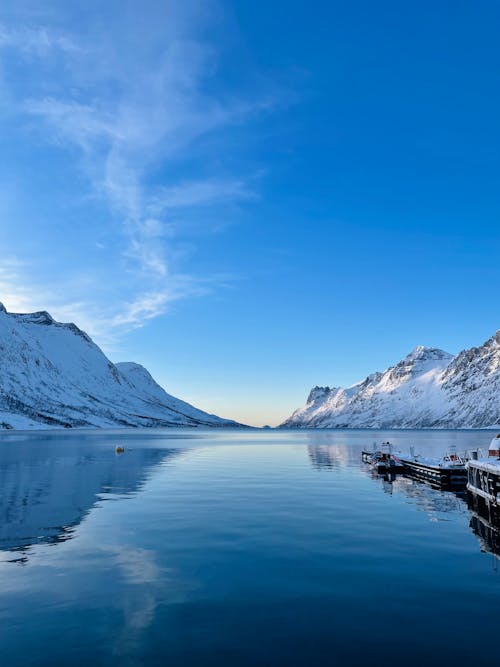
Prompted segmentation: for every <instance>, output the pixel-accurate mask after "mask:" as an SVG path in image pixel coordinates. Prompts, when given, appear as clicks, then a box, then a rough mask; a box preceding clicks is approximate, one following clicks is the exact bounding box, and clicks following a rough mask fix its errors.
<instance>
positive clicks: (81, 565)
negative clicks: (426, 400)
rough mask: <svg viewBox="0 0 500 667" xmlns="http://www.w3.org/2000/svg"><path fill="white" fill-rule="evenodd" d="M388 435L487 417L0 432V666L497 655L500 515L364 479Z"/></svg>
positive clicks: (432, 437) (440, 660)
mask: <svg viewBox="0 0 500 667" xmlns="http://www.w3.org/2000/svg"><path fill="white" fill-rule="evenodd" d="M387 437H389V438H390V439H391V440H392V441H393V442H394V443H395V446H396V447H400V448H402V449H406V450H407V449H408V448H409V446H410V444H412V445H414V446H415V448H416V449H417V450H419V451H421V452H422V453H425V454H432V453H440V452H442V451H443V450H445V449H446V448H447V447H449V445H450V444H455V445H457V446H458V449H465V448H467V447H471V446H478V445H479V446H487V444H488V442H489V440H490V438H491V433H489V432H485V431H454V432H453V431H440V432H431V431H392V432H390V433H387V432H374V431H318V432H315V431H238V430H211V431H199V430H198V431H197V430H183V431H147V430H137V431H127V432H123V431H108V432H105V431H101V432H74V433H70V434H68V433H67V432H59V433H49V432H46V433H31V434H29V433H17V434H15V433H14V434H12V433H8V434H5V435H2V436H1V437H0V664H1V665H5V666H8V667H17V666H21V665H22V666H23V667H25V666H29V665H50V666H58V665H61V666H62V665H71V666H75V665H93V666H100V665H103V666H104V665H106V666H108V667H109V666H114V665H119V666H122V665H123V666H124V667H127V666H135V665H148V666H149V665H169V666H181V665H182V666H184V667H185V666H190V665H193V666H196V667H198V666H201V667H202V666H205V665H207V666H212V665H213V666H215V665H217V666H220V665H231V666H233V665H234V666H240V665H241V666H249V667H250V666H252V667H255V666H257V665H269V666H270V667H271V666H272V667H280V666H285V665H286V666H287V667H290V666H293V665H340V666H351V665H400V664H405V665H422V664H425V665H438V664H439V665H443V664H456V665H460V664H464V665H465V664H468V663H472V662H474V663H476V664H483V663H484V664H491V663H492V661H493V662H494V661H495V659H496V656H497V655H498V653H499V652H498V648H497V647H498V636H499V635H498V632H499V630H498V627H499V620H498V619H499V611H500V573H499V572H498V570H497V562H498V560H497V557H496V556H495V554H494V553H493V552H494V551H495V549H496V547H495V544H496V543H495V540H494V537H495V534H496V533H495V527H494V526H493V527H492V526H488V525H487V524H486V525H485V524H484V522H481V521H478V517H477V516H475V514H474V513H473V512H472V511H470V510H469V509H468V506H467V502H466V500H465V499H464V497H462V496H460V495H457V494H454V493H451V492H443V491H439V490H435V489H432V488H430V487H429V486H427V485H425V484H422V483H420V482H416V481H414V480H411V479H408V478H405V477H398V478H397V479H396V480H394V481H393V482H390V481H387V480H384V479H383V478H382V477H378V476H376V475H374V474H373V473H372V472H371V471H370V470H369V469H368V468H367V466H366V465H365V464H362V463H361V461H360V452H361V449H362V448H363V447H365V446H371V445H372V443H373V441H379V442H380V441H382V440H383V439H386V438H387ZM117 445H120V446H123V447H124V450H125V451H124V452H123V454H117V453H116V451H115V449H116V447H117ZM492 535H493V538H492Z"/></svg>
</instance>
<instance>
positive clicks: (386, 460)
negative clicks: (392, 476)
mask: <svg viewBox="0 0 500 667" xmlns="http://www.w3.org/2000/svg"><path fill="white" fill-rule="evenodd" d="M361 459H362V461H364V462H365V463H368V464H370V465H371V466H372V467H373V468H374V469H375V470H376V471H377V472H379V473H388V472H392V473H396V472H403V470H404V465H403V463H402V462H401V461H400V459H399V457H398V456H397V455H396V454H394V452H393V447H392V444H391V443H390V442H389V441H387V442H383V443H382V445H381V447H380V448H378V449H377V447H376V445H374V448H373V450H372V451H371V452H370V451H368V450H363V451H362V452H361Z"/></svg>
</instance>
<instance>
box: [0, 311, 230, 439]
mask: <svg viewBox="0 0 500 667" xmlns="http://www.w3.org/2000/svg"><path fill="white" fill-rule="evenodd" d="M234 425H237V424H236V423H235V422H231V421H228V420H224V419H221V418H220V417H216V416H215V415H209V414H207V413H206V412H203V411H202V410H198V409H197V408H194V407H193V406H192V405H189V404H188V403H185V402H184V401H180V400H179V399H177V398H174V397H173V396H170V395H169V394H167V393H166V392H165V391H163V389H162V388H161V387H160V386H159V385H158V384H156V382H155V381H154V380H153V378H152V377H151V375H150V374H149V373H148V372H147V371H146V369H145V368H143V367H142V366H139V365H138V364H132V363H123V364H113V363H112V362H111V361H110V360H109V359H108V358H107V357H106V356H105V355H104V353H103V352H102V351H101V350H100V348H99V347H98V346H97V345H96V344H95V343H94V342H93V341H92V340H91V339H90V338H89V336H87V334H85V333H84V332H83V331H81V330H80V329H78V327H76V326H75V325H74V324H61V323H59V322H56V321H55V320H53V319H52V317H51V316H50V315H49V314H48V313H46V312H38V313H30V314H16V313H7V312H6V310H5V308H4V307H3V306H2V305H1V304H0V427H3V428H9V427H12V428H40V427H41V426H51V427H58V426H73V427H75V426H81V427H116V426H234Z"/></svg>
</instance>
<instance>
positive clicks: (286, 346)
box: [0, 0, 500, 425]
mask: <svg viewBox="0 0 500 667" xmlns="http://www.w3.org/2000/svg"><path fill="white" fill-rule="evenodd" d="M499 20H500V6H499V5H498V3H497V2H494V1H493V0H491V1H486V0H479V1H478V2H474V3H473V2H457V1H456V0H453V1H449V2H448V1H444V0H442V1H440V2H427V1H425V0H424V1H420V2H406V3H401V2H396V1H394V2H392V1H391V2H390V1H388V0H381V1H380V2H377V3H375V2H371V1H368V0H366V1H364V2H356V1H354V2H349V3H346V2H335V1H333V2H329V3H326V2H324V3H316V4H314V3H313V4H311V3H306V2H304V1H301V2H298V1H293V0H288V1H287V2H284V1H283V2H281V1H278V0H274V1H271V2H268V3H255V2H250V1H247V0H239V1H237V0H234V1H233V2H229V1H224V0H221V1H220V2H211V1H209V2H205V1H204V0H198V1H196V2H192V1H191V0H183V1H182V2H181V1H177V0H174V1H172V2H167V1H164V2H144V1H143V2H140V3H139V2H137V1H136V2H113V1H110V2H106V3H101V2H95V1H90V2H85V3H83V2H82V3H67V2H50V1H49V2H45V3H40V2H27V1H23V0H16V1H15V2H11V1H10V0H4V1H3V2H2V5H1V7H0V122H1V126H2V131H1V133H0V155H1V160H0V225H1V227H0V231H1V235H0V251H1V258H2V259H1V261H0V295H1V296H0V300H3V301H4V302H5V304H6V306H7V308H8V309H9V310H12V311H29V310H40V309H47V310H49V311H50V312H51V313H52V314H53V315H54V316H55V317H57V318H58V319H60V320H64V321H70V320H71V321H75V322H76V323H77V324H78V325H79V326H81V327H82V328H84V329H85V330H87V331H89V333H91V335H92V336H93V337H94V339H95V340H96V342H97V343H98V344H100V345H101V346H102V347H103V348H104V350H105V351H106V352H107V353H108V355H109V356H110V357H111V358H112V359H113V360H115V361H122V360H134V361H138V362H141V363H144V364H145V365H146V366H147V368H148V369H149V370H150V371H151V372H152V373H153V375H154V377H155V378H156V379H157V380H158V381H160V383H161V384H162V385H163V386H164V387H165V388H166V389H167V390H168V391H170V392H171V393H173V394H175V395H178V396H180V397H182V398H185V399H187V400H190V401H192V402H194V403H195V404H196V405H198V406H199V407H202V408H204V409H207V410H209V411H213V412H216V413H218V414H221V415H223V416H227V417H232V418H235V419H239V420H241V421H244V422H246V423H252V424H256V425H259V424H264V423H271V424H276V423H279V422H280V421H281V420H282V419H284V418H285V417H286V416H288V414H289V413H290V412H291V411H292V410H293V409H294V408H295V407H298V406H299V405H300V404H302V403H303V402H304V400H305V397H306V395H307V393H308V391H309V389H310V387H311V386H313V385H315V384H331V385H344V384H351V383H353V382H355V381H356V380H358V379H361V378H363V377H364V376H365V375H366V374H368V373H369V372H372V371H374V370H378V369H383V368H385V367H387V366H388V365H390V364H392V363H394V362H396V361H397V360H399V359H400V358H401V357H402V356H404V355H405V354H406V353H408V352H409V351H410V350H411V349H412V348H413V347H414V346H415V345H417V344H424V345H433V346H438V347H442V348H444V349H447V350H449V351H451V352H456V351H458V350H459V349H461V348H464V347H469V346H472V345H476V344H479V343H481V342H482V341H483V340H484V339H486V338H487V337H489V336H490V335H491V334H493V332H494V331H496V329H498V328H499V327H500V313H499V306H498V304H499V299H498V285H499V270H498V257H497V254H498V253H497V251H498V243H499V240H500V229H499V214H500V195H499V192H500V190H499V176H500V169H499V154H500V152H499V149H500V131H499V123H498V118H499V111H500V109H499V102H500V93H499V72H500V47H499V45H498V37H497V29H498V25H499Z"/></svg>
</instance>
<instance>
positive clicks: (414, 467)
mask: <svg viewBox="0 0 500 667" xmlns="http://www.w3.org/2000/svg"><path fill="white" fill-rule="evenodd" d="M400 461H401V463H402V464H403V465H404V466H405V471H406V472H407V473H408V474H410V475H411V476H412V477H415V478H417V479H421V480H423V481H427V482H431V483H433V484H436V485H439V486H443V487H448V486H449V487H451V486H453V487H457V486H458V487H465V486H466V484H467V470H466V467H465V461H463V460H462V459H460V460H459V461H456V462H455V461H453V460H452V461H438V460H434V459H425V458H421V457H414V458H412V457H404V456H401V457H400Z"/></svg>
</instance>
